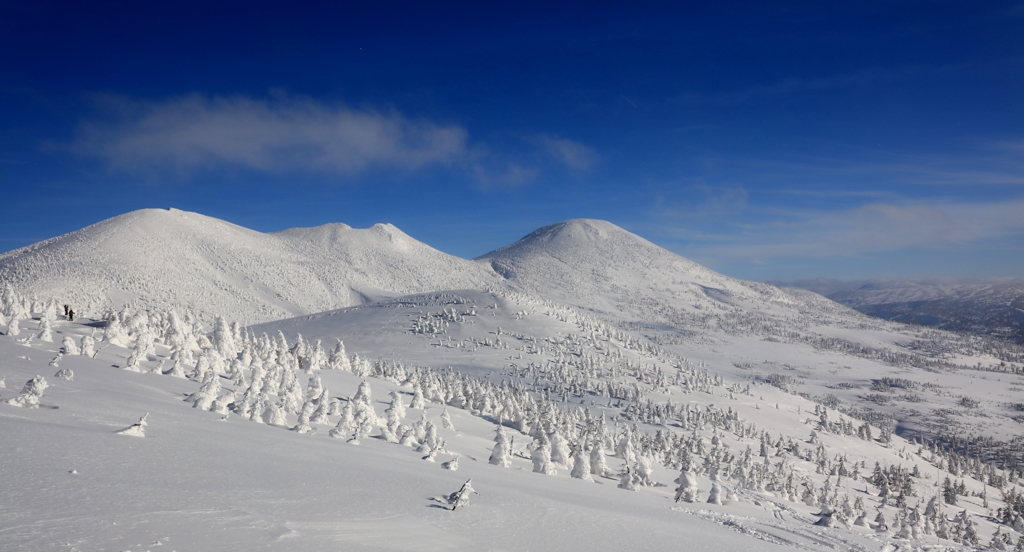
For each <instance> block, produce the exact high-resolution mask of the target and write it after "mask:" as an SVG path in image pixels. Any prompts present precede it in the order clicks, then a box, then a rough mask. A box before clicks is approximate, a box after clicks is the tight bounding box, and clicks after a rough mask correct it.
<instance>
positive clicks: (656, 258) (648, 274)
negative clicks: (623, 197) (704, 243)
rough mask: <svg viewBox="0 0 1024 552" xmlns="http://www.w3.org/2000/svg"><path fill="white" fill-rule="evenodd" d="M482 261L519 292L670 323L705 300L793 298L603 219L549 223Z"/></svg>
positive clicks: (731, 302)
mask: <svg viewBox="0 0 1024 552" xmlns="http://www.w3.org/2000/svg"><path fill="white" fill-rule="evenodd" d="M477 260H478V261H481V262H488V263H490V265H491V267H492V268H493V269H494V271H495V272H497V273H498V274H501V275H502V276H504V277H505V278H506V279H507V280H508V282H509V284H510V285H511V286H513V287H515V288H519V289H521V290H522V291H526V292H529V293H534V294H538V295H541V296H544V297H549V298H551V299H554V300H557V301H561V302H565V303H568V304H571V305H574V306H577V307H581V308H585V309H596V310H600V311H604V312H606V313H621V314H623V315H625V316H626V317H627V318H631V319H635V320H643V321H656V322H669V321H671V320H673V319H675V318H678V314H679V313H680V312H686V311H692V310H694V309H695V308H696V309H699V308H700V307H699V306H695V305H700V304H701V303H704V302H708V301H711V302H713V303H717V304H722V305H736V306H738V305H743V306H744V307H747V308H753V307H755V306H756V305H757V304H758V303H759V302H765V301H773V302H782V303H786V304H789V303H792V302H794V300H795V298H794V297H793V296H791V295H790V294H787V293H785V292H783V291H781V290H779V289H778V288H775V287H773V286H769V285H766V284H759V283H756V282H745V281H742V280H737V279H735V278H730V277H728V276H724V275H722V274H719V273H717V272H715V271H713V270H711V269H709V268H707V267H704V266H702V265H700V264H697V263H695V262H693V261H691V260H689V259H687V258H685V257H682V256H680V255H677V254H675V253H672V252H671V251H668V250H666V249H664V248H662V247H659V246H657V245H655V244H653V243H651V242H649V241H647V240H645V239H643V238H641V237H640V236H637V235H635V234H632V233H630V232H627V231H626V230H623V229H622V228H620V227H618V226H616V225H614V224H612V223H610V222H607V221H603V220H592V219H573V220H568V221H565V222H561V223H558V224H553V225H551V226H545V227H544V228H541V229H539V230H536V231H535V232H533V233H531V234H530V235H528V236H526V237H524V238H523V239H521V240H519V241H517V242H516V243H513V244H512V245H509V246H506V247H503V248H501V249H498V250H496V251H492V252H491V253H487V254H486V255H483V256H481V257H479V258H477Z"/></svg>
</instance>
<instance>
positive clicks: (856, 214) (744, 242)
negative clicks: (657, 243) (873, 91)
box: [674, 200, 1024, 262]
mask: <svg viewBox="0 0 1024 552" xmlns="http://www.w3.org/2000/svg"><path fill="white" fill-rule="evenodd" d="M1021 213H1024V201H1021V200H1012V201H1005V202H985V203H938V202H935V203H919V204H906V205H895V204H891V203H870V204H866V205H863V206H860V207H857V208H854V209H848V210H844V211H828V212H825V211H792V212H788V213H785V214H782V213H776V214H775V215H774V216H771V217H770V219H771V220H769V221H767V222H757V223H746V224H744V225H743V226H742V227H741V228H742V230H741V231H740V232H738V233H718V234H705V235H700V234H698V233H697V232H695V231H694V230H695V229H686V228H676V229H674V232H675V233H676V235H677V236H680V237H683V238H684V239H687V240H688V241H691V242H700V241H703V242H704V243H705V244H706V245H697V244H695V246H694V247H693V248H692V249H691V251H694V252H695V253H700V254H702V255H708V256H712V257H715V258H717V259H720V260H724V259H735V260H746V261H748V262H750V261H751V260H754V259H756V260H763V259H772V258H774V259H784V258H789V259H792V258H818V259H825V258H841V257H855V256H859V255H865V254H872V253H881V252H889V251H903V250H912V249H931V250H944V249H945V250H955V249H960V250H962V249H965V248H969V247H974V246H975V245H976V244H979V243H982V242H985V241H994V240H999V239H1002V238H1007V237H1014V236H1021V235H1024V217H1021Z"/></svg>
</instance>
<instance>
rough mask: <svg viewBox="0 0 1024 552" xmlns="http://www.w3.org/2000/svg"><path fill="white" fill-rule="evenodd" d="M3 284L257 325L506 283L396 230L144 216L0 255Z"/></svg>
mask: <svg viewBox="0 0 1024 552" xmlns="http://www.w3.org/2000/svg"><path fill="white" fill-rule="evenodd" d="M0 280H2V281H4V282H10V283H11V284H12V285H14V286H16V287H18V288H21V289H26V290H31V292H33V293H36V294H38V295H39V296H53V297H60V298H61V300H62V301H66V302H69V303H72V304H74V305H76V306H78V307H79V309H84V310H80V312H83V313H84V312H86V311H89V310H91V311H97V310H99V309H101V308H102V307H104V306H108V305H109V306H119V305H120V304H123V303H125V302H131V301H140V302H143V303H145V304H150V305H165V306H174V305H177V306H181V307H185V308H193V309H197V310H202V311H205V312H211V313H216V314H221V315H224V316H228V317H230V318H233V319H237V320H239V321H241V322H245V323H254V322H262V321H268V320H274V319H277V318H283V317H287V316H297V315H302V314H309V313H313V312H320V311H324V310H328V309H332V308H341V307H346V306H351V305H358V304H361V303H363V302H366V301H367V300H372V299H378V298H382V297H388V296H391V295H396V294H407V293H417V292H423V291H430V290H434V289H446V288H452V287H464V288H482V287H486V286H487V285H489V284H490V283H492V282H494V281H496V280H497V278H496V276H495V275H494V274H493V273H492V272H491V271H490V270H489V269H488V268H487V267H485V266H481V265H480V264H479V263H473V262H471V261H467V260H465V259H460V258H458V257H454V256H451V255H448V254H445V253H442V252H440V251H437V250H436V249H434V248H432V247H429V246H427V245H425V244H423V243H420V242H418V241H416V240H414V239H413V238H411V237H409V236H408V235H406V234H404V233H403V232H401V231H400V230H398V229H397V228H395V227H394V226H392V225H389V224H378V225H375V226H373V227H371V228H367V229H354V228H351V227H349V226H347V225H344V224H328V225H324V226H320V227H315V228H298V229H291V230H285V231H282V232H276V233H270V234H264V233H261V232H257V231H254V230H249V229H247V228H243V227H241V226H237V225H234V224H231V223H228V222H225V221H222V220H219V219H216V218H213V217H208V216H204V215H200V214H198V213H190V212H186V211H179V210H175V209H172V210H163V209H144V210H139V211H133V212H130V213H126V214H124V215H120V216H117V217H114V218H111V219H108V220H105V221H102V222H99V223H97V224H94V225H91V226H88V227H86V228H83V229H81V230H78V231H75V232H71V233H69V234H65V235H63V236H59V237H56V238H52V239H49V240H46V241H43V242H40V243H37V244H33V245H30V246H28V247H25V248H22V249H18V250H15V251H11V252H9V253H6V254H4V255H0Z"/></svg>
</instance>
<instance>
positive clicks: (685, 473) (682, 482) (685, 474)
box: [675, 463, 699, 502]
mask: <svg viewBox="0 0 1024 552" xmlns="http://www.w3.org/2000/svg"><path fill="white" fill-rule="evenodd" d="M675 482H676V483H678V484H679V486H678V487H676V502H679V501H680V500H681V501H683V502H696V501H697V494H698V492H699V491H698V489H697V477H696V476H695V475H694V474H693V466H692V464H691V463H687V464H685V465H684V466H683V469H682V471H681V472H680V473H679V477H677V478H676V480H675Z"/></svg>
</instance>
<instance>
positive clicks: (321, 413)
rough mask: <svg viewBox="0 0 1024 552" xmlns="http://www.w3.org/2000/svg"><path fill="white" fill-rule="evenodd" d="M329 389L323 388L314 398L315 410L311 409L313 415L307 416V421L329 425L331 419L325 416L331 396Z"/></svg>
mask: <svg viewBox="0 0 1024 552" xmlns="http://www.w3.org/2000/svg"><path fill="white" fill-rule="evenodd" d="M329 393H330V392H329V391H327V389H324V390H322V391H321V392H320V396H319V397H318V398H317V400H316V410H314V411H313V415H312V416H310V418H309V423H311V424H320V425H329V424H330V423H331V421H330V420H329V419H328V418H327V412H328V411H329V410H330V402H331V397H330V396H329Z"/></svg>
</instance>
